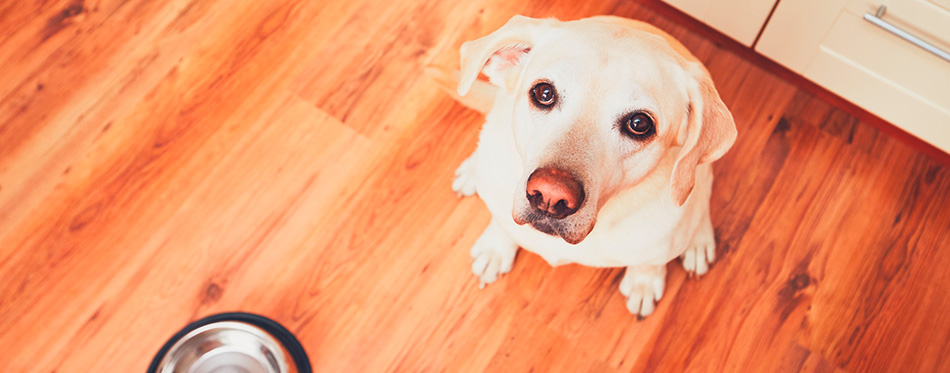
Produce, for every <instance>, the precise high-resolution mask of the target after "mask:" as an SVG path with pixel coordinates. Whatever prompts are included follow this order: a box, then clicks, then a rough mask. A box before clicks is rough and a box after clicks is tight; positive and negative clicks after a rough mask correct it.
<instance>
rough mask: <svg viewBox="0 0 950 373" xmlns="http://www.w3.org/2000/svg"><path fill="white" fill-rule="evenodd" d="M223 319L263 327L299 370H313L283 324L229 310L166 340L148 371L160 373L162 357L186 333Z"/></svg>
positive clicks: (305, 355) (306, 371)
mask: <svg viewBox="0 0 950 373" xmlns="http://www.w3.org/2000/svg"><path fill="white" fill-rule="evenodd" d="M221 321H238V322H243V323H247V324H251V325H254V326H256V327H258V328H261V329H262V330H264V331H265V332H267V333H268V334H270V335H271V336H273V337H274V338H275V339H277V340H278V341H279V342H280V344H282V345H283V346H284V348H285V349H287V354H288V355H290V357H291V359H293V360H294V365H296V366H297V372H299V373H312V372H313V370H312V368H311V367H310V359H309V358H307V352H306V351H304V349H303V346H302V345H300V341H298V340H297V337H294V335H293V334H292V333H291V332H290V331H289V330H287V328H285V327H284V326H283V325H280V324H278V323H277V322H276V321H274V320H271V319H268V318H266V317H264V316H260V315H255V314H252V313H246V312H227V313H219V314H217V315H211V316H208V317H205V318H203V319H201V320H198V321H195V322H193V323H191V324H188V326H186V327H184V328H183V329H182V330H180V331H178V333H175V335H174V336H173V337H171V339H169V340H168V342H165V345H163V346H162V348H161V349H160V350H158V354H156V355H155V358H153V359H152V363H151V364H149V365H148V373H158V368H159V367H158V365H159V364H161V363H162V359H164V358H165V354H167V353H168V350H170V349H171V348H172V345H174V344H175V342H178V340H179V339H181V338H182V337H184V336H185V334H188V333H189V332H191V331H192V330H195V329H198V328H200V327H202V326H205V325H208V324H213V323H216V322H221Z"/></svg>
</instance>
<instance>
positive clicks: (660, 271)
mask: <svg viewBox="0 0 950 373" xmlns="http://www.w3.org/2000/svg"><path fill="white" fill-rule="evenodd" d="M665 285H666V266H637V267H627V270H626V273H624V275H623V280H621V281H620V293H621V294H623V295H624V296H625V297H627V309H628V310H630V313H633V314H636V315H638V316H639V317H645V316H649V315H650V314H652V313H653V310H654V309H655V308H656V302H659V301H660V298H662V297H663V287H664V286H665Z"/></svg>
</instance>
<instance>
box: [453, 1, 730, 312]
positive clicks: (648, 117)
mask: <svg viewBox="0 0 950 373" xmlns="http://www.w3.org/2000/svg"><path fill="white" fill-rule="evenodd" d="M461 60H462V62H461V71H460V72H459V73H458V75H457V77H456V78H457V80H458V90H457V93H458V95H459V96H458V97H459V100H460V101H462V102H463V103H465V104H467V105H469V106H471V107H474V108H476V109H478V110H481V111H482V112H484V113H486V122H485V124H484V127H483V128H482V131H481V135H480V140H479V144H478V148H477V149H476V150H475V152H474V153H473V154H472V155H471V156H470V157H469V158H468V159H467V160H465V161H464V162H463V163H462V165H461V166H460V167H459V168H458V170H457V171H456V174H455V180H454V182H453V184H452V188H453V189H454V190H455V191H456V192H457V193H458V194H460V195H462V196H468V195H472V194H475V193H477V194H478V195H479V197H481V199H482V200H483V201H484V202H485V204H486V205H487V207H488V209H489V210H490V211H491V213H492V220H491V223H490V224H489V225H488V227H487V228H486V229H485V232H484V233H482V235H481V237H480V238H478V240H477V241H476V242H475V245H474V247H473V248H472V250H471V255H472V258H473V263H472V271H473V272H474V273H475V275H476V276H478V278H479V280H480V282H481V285H482V286H484V285H485V284H489V283H492V282H494V281H495V280H497V279H498V276H499V275H501V274H504V273H507V272H508V271H509V270H511V266H512V263H513V262H514V259H515V253H516V251H517V249H518V247H522V248H524V249H526V250H528V251H531V252H534V253H536V254H538V255H540V256H541V257H543V258H544V259H545V260H546V261H548V262H549V263H550V264H551V265H555V266H556V265H561V264H566V263H579V264H582V265H587V266H594V267H626V273H625V274H624V277H623V280H622V281H621V283H620V292H621V293H623V295H624V296H626V297H627V308H628V309H629V310H630V312H632V313H635V314H638V315H640V316H646V315H649V314H650V313H652V312H653V310H654V307H655V302H656V301H659V299H660V297H662V295H663V287H664V283H665V281H666V263H667V262H669V261H671V260H673V259H675V258H677V257H680V258H682V262H683V266H684V267H685V268H686V270H687V271H690V272H691V273H695V274H700V275H701V274H703V273H705V272H706V270H707V268H708V264H710V263H712V262H713V260H714V258H715V238H714V236H713V227H712V223H711V222H710V219H709V198H710V194H711V189H712V182H713V172H712V167H711V165H710V163H711V162H713V161H715V160H717V159H719V158H720V157H722V155H723V154H725V153H726V151H728V150H729V148H730V147H731V146H732V144H733V142H734V141H735V139H736V126H735V123H734V121H733V118H732V114H731V113H730V112H729V110H728V109H727V108H726V106H725V104H723V102H722V100H721V99H720V98H719V94H718V93H717V92H716V89H715V87H713V82H712V79H711V78H710V76H709V73H708V72H707V71H706V69H705V67H703V66H702V64H700V63H699V62H698V60H697V59H696V58H695V57H694V56H693V55H692V54H690V53H689V51H687V50H686V48H685V47H683V45H682V44H680V43H679V42H678V41H676V40H675V39H673V38H672V37H671V36H669V35H668V34H666V33H664V32H663V31H661V30H659V29H657V28H655V27H653V26H650V25H648V24H645V23H642V22H638V21H634V20H629V19H624V18H619V17H611V16H601V17H593V18H587V19H582V20H578V21H572V22H560V21H557V20H553V19H532V18H527V17H522V16H516V17H514V18H512V19H511V20H510V21H508V23H506V24H505V25H504V26H503V27H501V28H500V29H498V30H497V31H495V32H493V33H492V34H490V35H488V36H485V37H483V38H480V39H478V40H474V41H470V42H467V43H465V44H464V45H462V49H461ZM479 72H482V73H484V74H485V75H486V76H487V77H488V79H489V81H490V82H491V83H490V84H489V83H485V82H483V81H480V80H477V76H478V74H479ZM466 95H471V97H463V96H466Z"/></svg>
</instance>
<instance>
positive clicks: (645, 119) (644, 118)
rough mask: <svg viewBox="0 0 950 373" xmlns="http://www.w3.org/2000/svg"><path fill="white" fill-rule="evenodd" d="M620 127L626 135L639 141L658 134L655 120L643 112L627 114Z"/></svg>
mask: <svg viewBox="0 0 950 373" xmlns="http://www.w3.org/2000/svg"><path fill="white" fill-rule="evenodd" d="M620 127H621V129H622V130H623V133H624V134H625V135H627V136H630V137H632V138H634V139H637V140H641V139H645V138H647V137H650V136H652V135H653V134H654V133H655V132H656V128H655V126H654V125H653V118H650V116H649V115H647V114H646V113H643V112H637V113H631V114H627V115H626V116H625V117H623V119H622V120H621V121H620Z"/></svg>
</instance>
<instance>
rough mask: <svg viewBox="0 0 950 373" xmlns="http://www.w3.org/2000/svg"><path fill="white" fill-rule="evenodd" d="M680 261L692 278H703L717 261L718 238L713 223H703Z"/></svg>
mask: <svg viewBox="0 0 950 373" xmlns="http://www.w3.org/2000/svg"><path fill="white" fill-rule="evenodd" d="M680 259H681V260H682V261H683V268H684V269H686V272H687V273H689V274H690V275H691V276H692V275H696V276H702V275H704V274H706V272H707V271H709V267H710V265H711V264H712V263H713V262H714V261H716V236H715V233H713V228H712V224H711V223H708V222H704V223H703V225H702V226H701V227H700V228H699V232H696V236H694V237H693V241H692V242H690V243H689V247H688V248H686V251H685V252H683V255H680Z"/></svg>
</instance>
